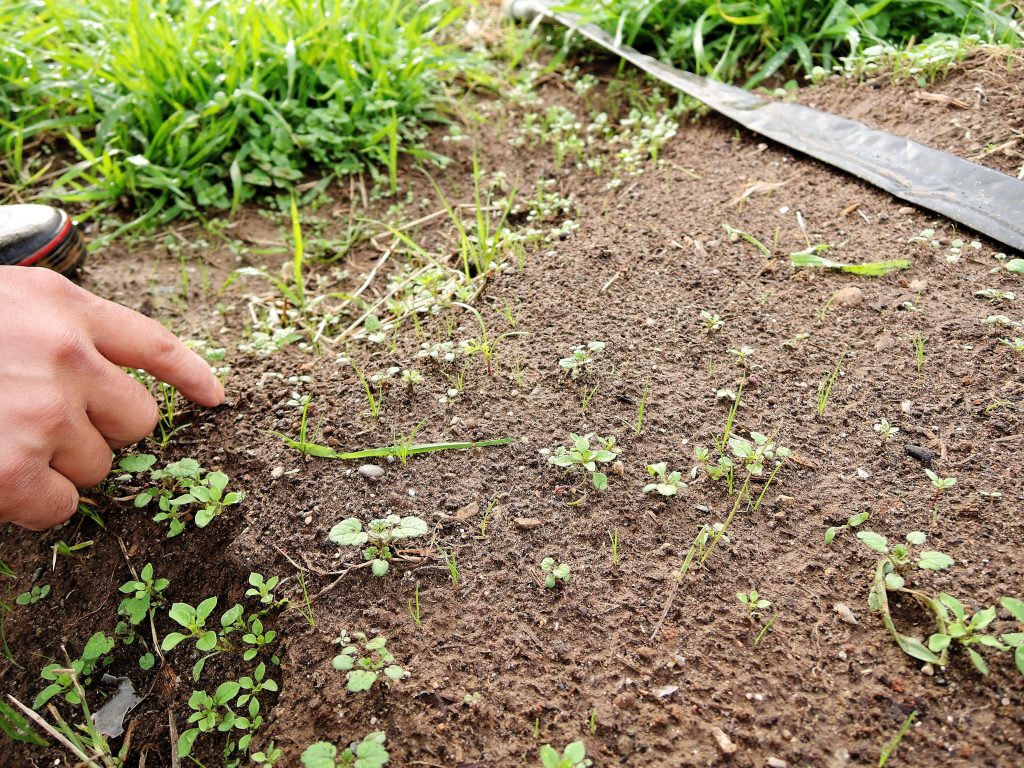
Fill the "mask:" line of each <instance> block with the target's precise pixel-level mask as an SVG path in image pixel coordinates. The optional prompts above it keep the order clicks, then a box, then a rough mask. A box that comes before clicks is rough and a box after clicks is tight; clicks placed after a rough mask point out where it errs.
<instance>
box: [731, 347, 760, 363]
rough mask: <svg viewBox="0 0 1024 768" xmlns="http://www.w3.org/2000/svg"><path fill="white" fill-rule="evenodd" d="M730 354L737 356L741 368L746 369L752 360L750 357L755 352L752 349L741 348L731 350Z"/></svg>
mask: <svg viewBox="0 0 1024 768" xmlns="http://www.w3.org/2000/svg"><path fill="white" fill-rule="evenodd" d="M729 354H730V355H735V356H736V360H737V361H738V362H739V364H740V366H741V367H743V368H746V367H747V365H748V363H747V361H748V360H749V359H750V356H751V355H753V354H754V350H753V349H751V348H750V347H740V348H739V349H733V348H730V349H729Z"/></svg>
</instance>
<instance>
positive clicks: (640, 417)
mask: <svg viewBox="0 0 1024 768" xmlns="http://www.w3.org/2000/svg"><path fill="white" fill-rule="evenodd" d="M650 394H651V380H650V379H648V380H647V381H645V382H644V391H643V394H642V395H640V404H639V405H638V406H637V409H636V420H635V421H634V422H633V434H634V435H638V436H639V435H640V433H641V432H643V429H644V414H645V413H646V412H647V398H648V397H649V396H650Z"/></svg>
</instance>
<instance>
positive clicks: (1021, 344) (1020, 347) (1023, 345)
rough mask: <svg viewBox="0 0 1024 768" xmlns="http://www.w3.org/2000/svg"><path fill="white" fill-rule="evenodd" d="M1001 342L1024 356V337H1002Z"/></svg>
mask: <svg viewBox="0 0 1024 768" xmlns="http://www.w3.org/2000/svg"><path fill="white" fill-rule="evenodd" d="M999 343H1000V344H1003V345H1004V346H1007V347H1009V348H1010V349H1012V350H1013V351H1014V354H1016V355H1017V357H1024V339H1022V338H1020V337H1019V336H1018V337H1017V338H1014V339H1000V340H999Z"/></svg>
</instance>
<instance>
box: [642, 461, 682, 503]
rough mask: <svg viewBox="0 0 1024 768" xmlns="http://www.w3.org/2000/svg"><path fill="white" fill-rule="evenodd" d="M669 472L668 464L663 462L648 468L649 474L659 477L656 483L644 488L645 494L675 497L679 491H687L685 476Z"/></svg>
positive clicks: (650, 465)
mask: <svg viewBox="0 0 1024 768" xmlns="http://www.w3.org/2000/svg"><path fill="white" fill-rule="evenodd" d="M667 472H668V463H667V462H664V461H661V462H658V463H657V464H649V465H648V466H647V474H649V475H651V476H652V477H657V478H658V481H657V482H656V483H649V484H648V485H645V486H644V493H660V494H661V495H662V496H675V495H676V494H677V493H679V491H682V490H685V489H686V483H684V482H683V476H682V473H680V472H672V473H670V474H667V475H666V473H667Z"/></svg>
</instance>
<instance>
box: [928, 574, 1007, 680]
mask: <svg viewBox="0 0 1024 768" xmlns="http://www.w3.org/2000/svg"><path fill="white" fill-rule="evenodd" d="M937 604H938V606H939V607H940V608H941V610H942V613H943V619H944V623H945V626H944V627H942V628H941V630H940V631H939V632H936V633H934V634H933V635H931V636H930V637H929V638H928V650H930V651H932V652H933V653H944V652H945V651H946V649H947V648H949V647H950V645H952V644H953V643H954V642H955V643H957V644H958V645H960V646H961V647H963V649H964V650H966V651H967V655H968V656H969V657H970V659H971V663H972V664H974V668H975V669H976V670H978V672H980V673H981V674H982V675H987V674H988V664H986V663H985V659H984V658H982V655H981V654H980V653H978V652H977V651H976V650H974V648H972V647H971V646H972V645H978V646H987V647H989V648H995V649H996V650H1000V651H1008V650H1010V647H1009V646H1007V645H1004V644H1003V643H1001V642H999V639H998V638H996V637H995V636H994V635H986V634H984V633H983V632H982V631H981V630H983V629H986V628H987V627H988V626H989V625H990V624H991V623H992V622H993V621H995V620H996V607H995V606H994V605H993V606H989V607H988V608H985V609H984V610H981V611H978V612H977V613H975V614H974V615H971V614H969V613H967V610H966V609H965V608H964V605H963V603H961V602H960V601H959V600H957V599H956V598H955V597H953V596H952V595H950V594H947V593H946V592H940V593H939V596H938V600H937ZM950 614H952V616H951V615H950Z"/></svg>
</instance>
